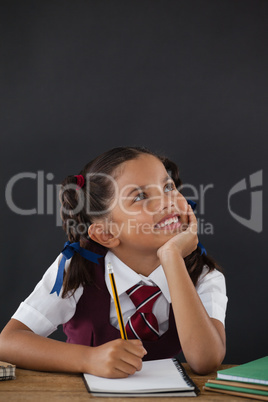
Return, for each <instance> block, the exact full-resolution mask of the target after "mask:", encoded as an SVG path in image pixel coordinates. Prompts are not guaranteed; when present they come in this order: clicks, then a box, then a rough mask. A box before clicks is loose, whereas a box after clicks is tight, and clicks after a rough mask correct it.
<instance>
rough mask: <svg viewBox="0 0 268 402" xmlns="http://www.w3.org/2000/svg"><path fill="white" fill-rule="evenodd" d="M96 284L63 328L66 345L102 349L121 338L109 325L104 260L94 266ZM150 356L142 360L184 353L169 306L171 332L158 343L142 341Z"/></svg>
mask: <svg viewBox="0 0 268 402" xmlns="http://www.w3.org/2000/svg"><path fill="white" fill-rule="evenodd" d="M91 267H92V269H93V271H94V276H95V278H94V284H92V285H88V286H85V287H84V292H83V295H82V296H81V298H80V300H79V302H78V304H77V306H76V312H75V314H74V316H73V317H72V318H71V319H70V321H68V322H67V323H66V324H64V325H63V330H64V332H65V334H66V335H67V342H69V343H75V344H80V345H87V346H99V345H102V344H103V343H106V342H109V341H112V340H114V339H118V338H120V331H119V330H118V329H116V328H115V327H113V326H112V325H111V324H110V293H109V291H108V289H107V286H106V283H105V279H104V259H102V260H101V261H100V264H93V263H91ZM143 346H144V347H145V349H146V350H147V352H148V353H147V355H146V356H144V359H143V360H154V359H163V358H168V357H172V356H174V355H176V354H178V353H179V352H180V350H181V346H180V341H179V338H178V333H177V329H176V324H175V320H174V314H173V310H172V306H170V314H169V328H168V330H167V331H166V332H165V333H164V334H163V335H161V336H160V337H159V339H158V340H157V341H143Z"/></svg>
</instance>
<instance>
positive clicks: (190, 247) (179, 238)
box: [157, 205, 198, 261]
mask: <svg viewBox="0 0 268 402" xmlns="http://www.w3.org/2000/svg"><path fill="white" fill-rule="evenodd" d="M188 216H189V223H188V228H187V229H186V230H185V231H183V232H181V233H178V234H177V235H176V236H174V237H172V238H171V239H169V240H168V241H167V242H166V243H165V244H164V245H163V246H161V247H160V248H159V249H158V251H157V255H158V258H159V259H160V261H161V260H162V259H163V258H164V257H165V256H166V255H167V254H169V253H171V252H176V253H179V254H180V255H181V257H182V258H185V257H187V255H189V254H191V253H192V252H193V251H194V250H195V249H196V247H197V244H198V236H197V220H196V216H195V214H194V212H193V210H192V208H191V206H190V205H189V206H188Z"/></svg>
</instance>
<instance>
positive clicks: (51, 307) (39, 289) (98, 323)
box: [12, 251, 228, 360]
mask: <svg viewBox="0 0 268 402" xmlns="http://www.w3.org/2000/svg"><path fill="white" fill-rule="evenodd" d="M60 259H61V255H60V256H58V257H57V259H56V260H55V262H54V263H53V264H52V265H51V266H50V268H49V269H48V270H47V271H46V273H45V274H44V276H43V278H42V280H41V281H40V282H39V283H38V284H37V286H36V287H35V289H34V291H33V292H32V293H31V294H30V296H29V297H28V298H27V299H26V300H25V301H24V302H22V303H21V305H20V306H19V308H18V310H17V311H16V312H15V314H14V315H13V317H12V318H15V319H17V320H19V321H21V322H22V323H23V324H25V325H26V326H28V327H29V328H30V329H31V330H32V331H33V332H35V333H37V334H39V335H41V336H45V337H46V336H48V335H50V334H51V333H53V332H54V331H55V330H56V329H57V327H58V326H59V325H63V329H64V332H65V333H66V335H67V342H69V343H76V344H83V345H88V346H98V345H101V344H103V343H105V342H108V341H110V340H113V339H117V338H120V332H119V327H118V320H117V315H116V310H115V306H114V303H113V297H112V290H111V285H110V281H109V277H108V272H107V264H108V262H111V263H112V266H113V269H114V276H115V280H116V285H117V291H118V294H119V298H120V304H121V309H122V314H123V317H124V322H125V324H126V322H127V320H128V318H129V317H130V316H131V315H132V314H133V313H134V312H135V311H136V308H135V306H134V304H133V303H132V301H131V300H130V298H129V296H128V295H127V293H126V290H127V289H129V288H130V287H132V286H133V285H135V284H137V283H142V284H146V285H157V286H158V287H159V288H160V289H161V291H162V294H161V295H160V296H159V298H158V299H157V301H156V302H155V304H154V306H153V311H152V312H153V313H154V315H155V316H156V318H157V321H158V324H159V335H160V337H159V339H158V340H157V341H144V342H143V344H144V347H145V349H146V350H147V352H148V354H147V355H146V356H145V357H144V360H149V359H159V358H165V357H171V356H173V355H175V354H177V353H179V352H180V350H181V347H180V342H179V337H178V334H177V330H176V325H175V320H174V315H173V310H172V305H171V299H170V294H169V289H168V284H167V280H166V277H165V274H164V271H163V268H162V267H161V266H159V267H158V268H156V269H155V270H154V271H153V272H152V273H151V274H150V275H149V276H148V277H144V276H143V275H140V274H137V273H136V272H134V271H133V270H131V269H130V268H129V267H128V266H127V265H125V264H124V263H123V262H122V261H121V260H119V259H118V258H117V257H116V256H115V255H114V254H113V253H112V252H111V251H108V253H107V254H106V255H105V256H104V257H103V258H100V259H99V264H95V263H91V264H92V265H91V267H92V269H93V271H94V283H93V284H91V285H87V286H85V287H83V286H80V287H79V288H78V289H77V290H76V291H75V293H74V294H73V295H72V296H70V297H67V298H64V299H62V297H61V294H60V295H59V296H58V295H57V294H56V293H52V294H51V293H50V292H51V289H52V287H53V284H54V282H55V278H56V276H57V272H58V265H59V261H60ZM69 264H70V260H67V261H66V264H65V269H68V266H69ZM207 272H208V268H207V267H204V268H203V272H202V274H201V276H200V277H199V280H198V283H197V286H196V290H197V293H198V294H199V297H200V299H201V301H202V303H203V305H204V307H205V309H206V311H207V313H208V315H209V316H210V317H212V318H216V319H218V320H220V321H221V322H222V323H223V324H224V320H225V312H226V306H227V300H228V299H227V296H226V287H225V278H224V276H223V275H222V273H220V272H219V271H217V270H213V271H211V272H209V273H207Z"/></svg>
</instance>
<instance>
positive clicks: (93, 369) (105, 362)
mask: <svg viewBox="0 0 268 402" xmlns="http://www.w3.org/2000/svg"><path fill="white" fill-rule="evenodd" d="M145 354H147V352H146V350H145V349H144V347H143V346H142V342H141V341H140V340H139V339H134V340H123V339H116V340H114V341H111V342H107V343H105V344H103V345H101V346H97V347H91V348H90V353H89V355H88V356H85V358H86V359H87V361H86V370H85V372H88V373H90V374H94V375H97V376H99V377H107V378H123V377H128V376H129V375H131V374H134V373H135V372H136V371H140V370H141V368H142V358H143V356H144V355H145Z"/></svg>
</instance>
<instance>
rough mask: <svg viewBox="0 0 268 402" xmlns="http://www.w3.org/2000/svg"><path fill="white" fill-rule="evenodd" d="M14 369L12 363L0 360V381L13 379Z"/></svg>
mask: <svg viewBox="0 0 268 402" xmlns="http://www.w3.org/2000/svg"><path fill="white" fill-rule="evenodd" d="M15 370H16V366H14V365H13V364H9V363H6V362H1V361H0V381H2V380H13V379H15V378H16V376H15Z"/></svg>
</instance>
